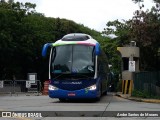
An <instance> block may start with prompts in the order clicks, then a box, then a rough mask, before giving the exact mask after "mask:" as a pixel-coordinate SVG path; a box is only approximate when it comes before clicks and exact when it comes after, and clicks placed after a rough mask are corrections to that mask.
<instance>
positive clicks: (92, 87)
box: [88, 84, 97, 90]
mask: <svg viewBox="0 0 160 120" xmlns="http://www.w3.org/2000/svg"><path fill="white" fill-rule="evenodd" d="M96 88H97V87H96V84H94V85H92V86H90V87H88V90H96Z"/></svg>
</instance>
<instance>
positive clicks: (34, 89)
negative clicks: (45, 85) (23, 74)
mask: <svg viewBox="0 0 160 120" xmlns="http://www.w3.org/2000/svg"><path fill="white" fill-rule="evenodd" d="M41 89H42V86H41V81H40V80H35V81H28V80H0V94H10V95H13V94H16V95H18V94H21V93H25V94H28V93H36V94H37V95H39V94H40V93H41Z"/></svg>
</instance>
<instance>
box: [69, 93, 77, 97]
mask: <svg viewBox="0 0 160 120" xmlns="http://www.w3.org/2000/svg"><path fill="white" fill-rule="evenodd" d="M68 96H76V94H75V93H68Z"/></svg>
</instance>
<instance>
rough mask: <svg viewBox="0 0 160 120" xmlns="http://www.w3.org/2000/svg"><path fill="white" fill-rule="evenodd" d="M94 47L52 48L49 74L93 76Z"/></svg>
mask: <svg viewBox="0 0 160 120" xmlns="http://www.w3.org/2000/svg"><path fill="white" fill-rule="evenodd" d="M94 59H95V54H94V46H87V45H62V46H57V47H55V48H53V52H52V61H51V74H53V75H54V76H57V75H59V74H65V75H66V74H67V75H71V74H74V73H75V74H81V75H82V74H84V75H89V76H91V75H92V76H93V75H94V69H95V67H94V63H95V62H94ZM62 76H63V75H62Z"/></svg>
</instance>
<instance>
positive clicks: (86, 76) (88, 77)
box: [77, 74, 92, 79]
mask: <svg viewBox="0 0 160 120" xmlns="http://www.w3.org/2000/svg"><path fill="white" fill-rule="evenodd" d="M77 75H78V76H82V77H84V78H87V79H90V78H92V77H90V76H88V75H84V74H77Z"/></svg>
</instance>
